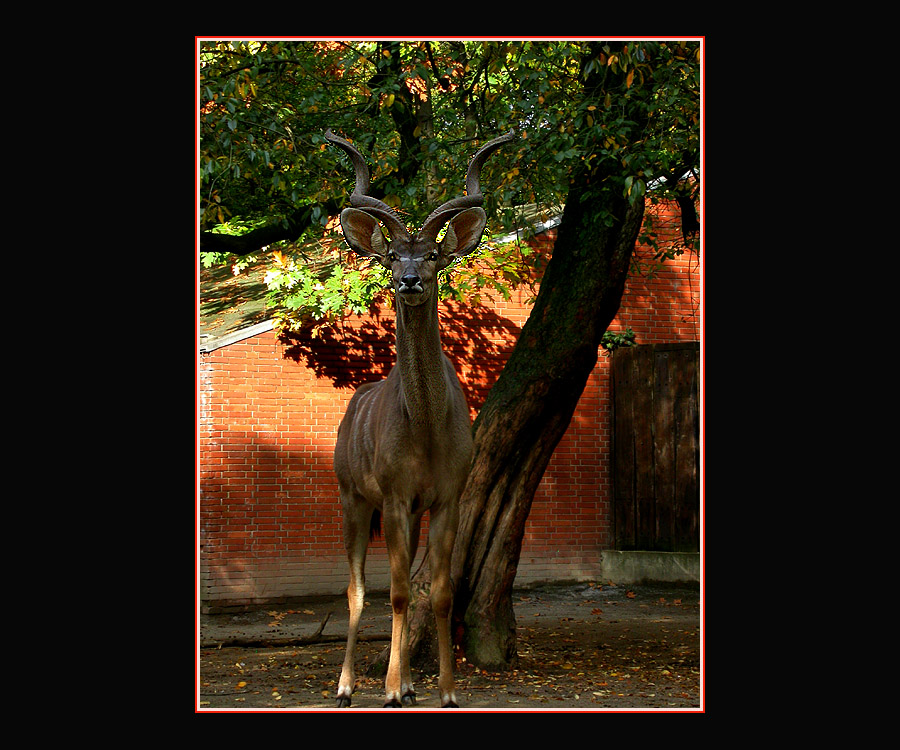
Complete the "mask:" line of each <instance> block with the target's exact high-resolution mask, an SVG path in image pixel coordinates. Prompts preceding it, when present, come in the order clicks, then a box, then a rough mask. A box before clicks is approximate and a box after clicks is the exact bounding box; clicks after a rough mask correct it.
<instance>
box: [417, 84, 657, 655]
mask: <svg viewBox="0 0 900 750" xmlns="http://www.w3.org/2000/svg"><path fill="white" fill-rule="evenodd" d="M598 70H600V72H599V73H597V74H593V75H591V76H588V78H587V83H586V89H587V91H588V93H589V94H593V95H594V96H595V97H597V99H600V100H602V94H603V93H604V92H605V90H606V88H607V87H608V86H609V85H610V84H611V83H612V82H611V81H610V80H609V72H608V70H606V69H605V68H599V69H598ZM592 87H593V90H592ZM636 119H639V118H636ZM588 137H590V136H588ZM589 165H594V166H589ZM619 170H621V166H620V164H619V162H618V160H616V159H606V160H603V159H595V160H591V161H588V162H584V163H582V166H581V167H580V169H579V170H578V171H576V174H575V175H574V177H573V180H572V183H571V185H570V188H569V194H568V198H567V201H566V207H565V211H564V213H563V217H562V221H561V223H560V226H559V234H558V237H557V240H556V244H555V246H554V249H553V254H552V257H551V259H550V262H549V264H548V265H547V268H546V271H545V273H544V277H543V280H542V282H541V288H540V292H539V294H538V297H537V300H536V301H535V305H534V309H533V310H532V312H531V315H530V316H529V318H528V321H527V322H526V323H525V326H524V327H523V329H522V332H521V335H520V336H519V339H518V341H517V343H516V345H515V347H514V349H513V351H512V354H511V356H510V359H509V361H508V362H507V364H506V366H505V367H504V369H503V372H502V373H501V374H500V377H499V378H498V380H497V382H496V384H495V385H494V387H493V388H492V389H491V391H490V393H489V394H488V397H487V400H486V402H485V404H484V406H483V407H482V409H481V411H480V412H479V414H478V417H477V419H476V420H475V425H474V432H475V456H474V461H473V465H472V470H471V473H470V475H469V480H468V483H467V485H466V489H465V491H464V492H463V496H462V498H461V500H460V523H459V531H458V534H457V539H456V546H455V549H454V556H453V583H454V586H455V589H456V593H455V598H454V633H455V634H457V636H458V640H459V642H460V645H461V647H462V649H463V651H464V653H465V655H466V658H467V659H468V660H469V661H470V662H472V663H474V664H476V665H477V666H480V667H482V668H485V669H504V668H510V667H512V666H514V665H515V662H516V627H515V615H514V613H513V607H512V587H513V582H514V580H515V576H516V570H517V567H518V562H519V553H520V551H521V547H522V539H523V537H524V532H525V521H526V519H527V518H528V513H529V511H530V509H531V502H532V499H533V498H534V493H535V491H536V490H537V487H538V485H539V483H540V481H541V478H542V477H543V475H544V471H545V469H546V468H547V464H548V463H549V461H550V458H551V456H552V455H553V451H554V449H555V448H556V446H557V444H558V443H559V441H560V439H561V438H562V436H563V435H564V434H565V432H566V429H567V428H568V426H569V423H570V421H571V418H572V414H573V413H574V411H575V408H576V406H577V404H578V400H579V398H580V397H581V394H582V392H583V391H584V387H585V385H586V383H587V380H588V377H589V376H590V374H591V372H592V371H593V369H594V366H595V364H596V362H597V356H598V350H599V346H600V340H601V337H602V336H603V334H604V333H605V331H606V329H607V327H608V326H609V324H610V322H611V321H612V319H613V318H614V317H615V315H616V313H617V312H618V309H619V305H620V302H621V299H622V293H623V291H624V288H625V280H626V277H627V275H628V269H629V264H630V261H631V255H632V252H633V250H634V245H635V241H636V239H637V236H638V232H639V231H640V228H641V222H642V220H643V214H644V203H643V200H638V201H636V202H635V203H634V205H632V204H630V203H629V202H628V201H627V199H625V198H624V197H623V194H622V185H623V182H622V179H621V178H622V177H623V175H621V174H619ZM617 178H619V179H617ZM425 602H426V600H425V599H420V600H419V606H418V607H417V608H416V609H417V610H421V608H422V607H424V606H425ZM421 617H422V613H421V612H420V613H419V619H420V620H421ZM425 617H427V615H425ZM460 633H461V636H460V635H459V634H460ZM415 640H416V642H417V643H424V642H425V641H427V636H421V635H420V634H417V635H416V637H415Z"/></svg>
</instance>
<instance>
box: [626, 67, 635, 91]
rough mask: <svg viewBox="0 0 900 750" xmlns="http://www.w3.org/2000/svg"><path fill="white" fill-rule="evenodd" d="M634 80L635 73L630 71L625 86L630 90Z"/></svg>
mask: <svg viewBox="0 0 900 750" xmlns="http://www.w3.org/2000/svg"><path fill="white" fill-rule="evenodd" d="M633 80H634V71H633V70H629V71H628V76H627V77H626V78H625V85H626V86H627V87H628V88H631V82H632V81H633Z"/></svg>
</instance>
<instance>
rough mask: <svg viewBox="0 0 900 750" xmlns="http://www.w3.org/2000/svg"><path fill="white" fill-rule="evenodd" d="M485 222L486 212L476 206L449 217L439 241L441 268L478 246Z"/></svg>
mask: <svg viewBox="0 0 900 750" xmlns="http://www.w3.org/2000/svg"><path fill="white" fill-rule="evenodd" d="M485 224H487V214H485V212H484V209H481V208H478V207H475V208H467V209H466V210H465V211H460V212H459V213H458V214H456V216H454V217H453V218H452V219H450V221H449V222H448V223H447V231H446V232H445V233H444V239H443V240H441V242H440V247H441V261H440V266H441V268H444V267H445V266H448V265H450V264H451V263H452V262H453V261H454V260H456V259H457V258H461V257H462V256H463V255H468V254H469V253H471V252H472V251H473V250H474V249H475V248H476V247H478V243H479V242H481V235H482V233H483V232H484V225H485Z"/></svg>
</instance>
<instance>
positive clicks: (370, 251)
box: [341, 208, 388, 265]
mask: <svg viewBox="0 0 900 750" xmlns="http://www.w3.org/2000/svg"><path fill="white" fill-rule="evenodd" d="M341 229H342V230H344V238H345V239H346V240H347V244H348V245H350V248H351V249H352V250H353V252H355V253H359V254H360V255H364V256H366V257H367V258H375V259H376V260H378V261H380V262H381V263H382V265H383V264H385V263H386V262H387V260H386V256H387V251H388V245H387V242H386V241H385V239H384V235H383V234H382V233H381V224H380V222H379V221H378V219H376V218H375V217H374V216H371V215H370V214H367V213H366V212H365V211H360V210H359V209H358V208H345V209H344V210H343V211H341Z"/></svg>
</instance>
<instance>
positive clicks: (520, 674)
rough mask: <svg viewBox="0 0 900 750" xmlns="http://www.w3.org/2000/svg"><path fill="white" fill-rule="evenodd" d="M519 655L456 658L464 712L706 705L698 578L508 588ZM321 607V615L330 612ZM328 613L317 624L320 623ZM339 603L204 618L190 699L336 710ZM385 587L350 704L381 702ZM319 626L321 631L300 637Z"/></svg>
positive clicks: (427, 684) (238, 706) (426, 701)
mask: <svg viewBox="0 0 900 750" xmlns="http://www.w3.org/2000/svg"><path fill="white" fill-rule="evenodd" d="M514 603H515V612H516V622H517V637H518V648H517V650H518V664H517V665H516V668H515V669H513V670H510V671H507V672H486V671H483V670H480V669H477V668H475V667H473V666H472V665H471V664H468V663H466V662H465V660H464V659H460V660H458V663H457V672H456V676H457V695H458V697H459V699H460V704H461V707H460V710H461V711H463V712H465V711H531V712H537V711H548V710H557V711H559V710H570V711H571V710H573V711H581V710H598V711H599V710H618V711H634V710H638V711H640V710H648V711H666V710H668V711H688V712H701V711H702V710H703V704H704V701H703V693H702V666H703V661H702V653H703V639H702V606H701V595H700V589H699V587H697V586H696V585H660V586H613V585H609V584H606V585H603V584H584V583H582V584H577V585H567V586H548V587H540V588H534V589H528V590H524V591H520V592H516V594H515V595H514ZM326 616H327V621H326ZM323 622H325V626H324V628H322V623H323ZM346 623H347V606H346V601H345V600H344V599H343V597H341V598H336V599H329V600H325V601H317V602H315V603H310V604H303V605H294V606H293V607H290V608H286V607H282V608H279V607H267V608H263V609H258V610H255V611H251V612H242V613H239V614H233V613H232V614H220V615H204V616H201V617H200V622H199V626H200V632H199V634H198V636H199V643H198V645H199V648H198V654H197V667H198V673H197V692H198V695H197V699H196V708H197V710H198V711H200V712H206V711H213V712H214V711H241V710H258V711H270V710H273V711H283V710H302V711H321V712H333V711H336V710H337V709H335V708H334V701H335V690H336V688H337V680H338V676H339V673H340V664H341V661H342V660H343V652H344V638H345V635H346ZM389 628H390V605H389V603H388V601H387V597H386V596H384V595H381V596H371V597H368V606H367V608H366V615H365V617H364V621H363V628H362V630H361V633H362V637H363V638H364V639H366V640H364V641H363V642H362V643H361V644H360V646H359V650H358V654H357V674H358V675H359V681H358V685H357V689H356V692H355V693H354V695H353V706H352V707H351V708H350V709H343V710H349V711H382V710H384V709H382V707H381V706H382V702H383V701H382V693H383V685H382V680H381V678H380V677H369V676H367V675H366V674H365V669H366V664H368V663H371V662H373V661H374V660H375V658H376V657H377V656H378V655H379V654H380V653H381V651H382V650H383V649H384V648H385V646H386V645H387V638H388V632H389ZM319 630H321V633H320V634H319V636H318V637H319V638H321V639H322V640H321V641H320V642H318V643H314V644H306V643H303V640H304V639H309V638H310V637H312V636H313V635H314V634H316V633H317V631H319ZM414 679H415V680H416V690H417V694H418V698H419V700H418V705H417V707H416V708H415V709H412V710H426V711H427V710H438V711H439V710H440V708H439V701H438V698H437V690H436V678H435V676H433V675H429V674H419V675H415V676H414Z"/></svg>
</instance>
